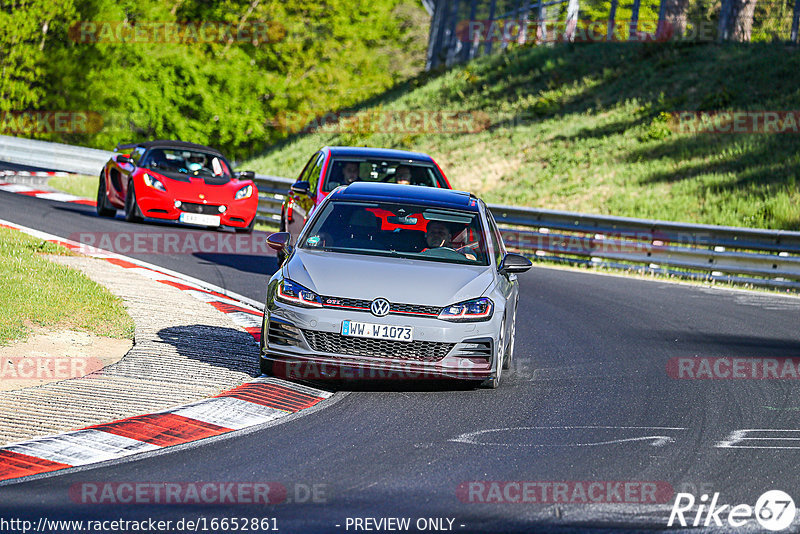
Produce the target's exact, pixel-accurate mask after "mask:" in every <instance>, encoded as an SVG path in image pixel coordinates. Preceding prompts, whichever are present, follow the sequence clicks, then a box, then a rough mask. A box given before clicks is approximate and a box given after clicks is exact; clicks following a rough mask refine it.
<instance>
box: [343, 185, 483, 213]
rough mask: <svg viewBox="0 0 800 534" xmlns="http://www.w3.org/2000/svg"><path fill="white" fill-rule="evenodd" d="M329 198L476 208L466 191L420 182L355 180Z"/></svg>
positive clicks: (461, 208)
mask: <svg viewBox="0 0 800 534" xmlns="http://www.w3.org/2000/svg"><path fill="white" fill-rule="evenodd" d="M331 195H332V196H333V198H332V199H331V200H336V199H341V200H360V201H377V202H386V201H401V202H410V203H417V204H424V205H428V206H437V207H442V208H453V209H460V210H465V211H479V209H478V198H477V197H476V196H475V195H473V194H471V193H467V192H466V191H455V190H453V189H442V188H438V187H427V186H421V185H401V184H387V183H382V182H354V183H352V184H350V185H348V186H346V187H341V188H337V189H335V190H334V191H333V193H331Z"/></svg>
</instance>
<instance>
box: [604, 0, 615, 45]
mask: <svg viewBox="0 0 800 534" xmlns="http://www.w3.org/2000/svg"><path fill="white" fill-rule="evenodd" d="M616 16H617V0H611V9H609V11H608V26H607V27H606V41H610V40H611V39H612V37H614V26H615V25H616V21H615V20H614V18H615V17H616Z"/></svg>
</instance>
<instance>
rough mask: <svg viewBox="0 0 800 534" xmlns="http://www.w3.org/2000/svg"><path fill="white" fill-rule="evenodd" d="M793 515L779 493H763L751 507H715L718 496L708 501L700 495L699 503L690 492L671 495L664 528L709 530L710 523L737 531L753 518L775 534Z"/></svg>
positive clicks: (790, 501) (791, 503)
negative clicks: (694, 509)
mask: <svg viewBox="0 0 800 534" xmlns="http://www.w3.org/2000/svg"><path fill="white" fill-rule="evenodd" d="M695 504H699V506H697V510H696V511H693V510H692V509H693V508H694V506H695ZM796 512H797V509H796V508H795V505H794V500H793V499H792V498H791V497H790V496H789V495H788V494H787V493H785V492H783V491H780V490H770V491H767V492H766V493H764V494H763V495H761V497H759V498H758V500H757V501H756V505H755V506H750V505H749V504H737V505H735V506H732V505H730V504H719V493H714V495H713V496H712V498H711V501H710V502H709V500H708V495H707V494H703V495H702V496H701V497H700V502H699V503H696V499H695V497H694V495H692V494H691V493H678V495H676V496H675V504H673V505H672V512H671V513H670V514H669V522H668V523H667V526H668V527H671V526H673V525H674V524H676V523H677V524H678V525H680V526H682V527H686V526H688V525H689V524H691V526H693V527H701V526H702V527H710V526H711V525H712V524H713V525H714V526H718V527H722V526H727V527H729V528H730V527H733V528H738V527H742V526H744V525H746V524H747V523H749V522H750V521H751V520H753V518H755V520H756V521H758V522H759V523H760V524H761V526H762V527H763V528H765V529H767V530H771V531H774V532H777V531H780V530H784V529H786V528H788V527H789V526H790V525H791V524H792V521H794V517H795V514H796ZM684 514H685V515H684ZM687 516H688V519H687ZM692 516H694V520H692Z"/></svg>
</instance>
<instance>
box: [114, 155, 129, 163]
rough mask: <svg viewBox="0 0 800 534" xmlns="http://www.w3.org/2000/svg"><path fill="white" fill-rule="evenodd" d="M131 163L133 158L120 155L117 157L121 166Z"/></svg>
mask: <svg viewBox="0 0 800 534" xmlns="http://www.w3.org/2000/svg"><path fill="white" fill-rule="evenodd" d="M130 162H131V157H130V156H129V155H128V154H120V155H119V156H117V163H118V164H119V165H123V164H125V163H130Z"/></svg>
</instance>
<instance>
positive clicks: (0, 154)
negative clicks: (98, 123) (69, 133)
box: [0, 135, 113, 176]
mask: <svg viewBox="0 0 800 534" xmlns="http://www.w3.org/2000/svg"><path fill="white" fill-rule="evenodd" d="M112 154H113V152H109V151H107V150H97V149H95V148H85V147H79V146H72V145H64V144H61V143H50V142H47V141H36V140H33V139H23V138H21V137H9V136H7V135H0V161H7V162H9V163H17V164H20V165H30V166H33V167H42V168H46V169H54V170H59V171H67V172H76V173H80V174H88V175H90V176H95V175H99V174H100V170H101V169H102V168H103V165H105V164H106V162H107V161H108V159H109V158H110V157H111V155H112Z"/></svg>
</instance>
